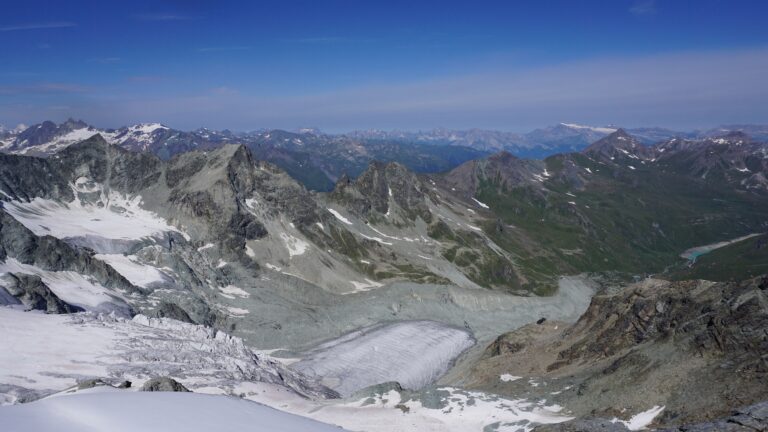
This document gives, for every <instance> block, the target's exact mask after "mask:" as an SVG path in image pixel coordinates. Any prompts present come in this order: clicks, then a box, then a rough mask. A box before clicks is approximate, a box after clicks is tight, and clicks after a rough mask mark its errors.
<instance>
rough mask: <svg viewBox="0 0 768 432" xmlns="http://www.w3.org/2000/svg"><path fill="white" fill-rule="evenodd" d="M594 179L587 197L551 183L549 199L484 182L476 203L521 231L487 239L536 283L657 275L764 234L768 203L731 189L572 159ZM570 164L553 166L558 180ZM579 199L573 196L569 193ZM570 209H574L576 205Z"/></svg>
mask: <svg viewBox="0 0 768 432" xmlns="http://www.w3.org/2000/svg"><path fill="white" fill-rule="evenodd" d="M569 157H570V158H571V159H572V160H573V161H574V162H575V163H576V164H577V165H578V166H579V167H581V169H584V168H590V169H591V170H592V171H593V174H589V175H585V176H586V178H587V179H588V181H587V183H586V185H585V187H584V188H583V189H582V190H576V188H572V187H571V186H569V184H568V183H566V182H563V181H559V180H548V181H547V182H546V183H545V187H546V191H545V193H543V194H541V193H537V192H535V191H534V190H533V189H531V188H517V189H513V190H505V189H503V188H501V187H499V185H498V184H495V183H494V182H493V181H492V180H486V181H484V182H483V183H482V184H481V187H480V190H479V191H478V199H480V200H481V201H483V202H485V203H487V204H488V205H490V206H491V208H492V209H493V210H494V212H495V213H496V214H497V215H499V217H500V218H501V219H502V220H503V222H504V223H505V224H511V225H513V226H514V227H515V228H509V229H505V230H503V232H502V233H498V232H496V231H495V230H493V227H492V226H490V225H489V226H486V227H485V229H486V232H488V233H489V234H491V235H492V236H493V237H494V239H495V240H496V241H497V242H498V243H499V244H500V245H502V246H503V247H505V248H506V249H507V250H510V251H513V252H514V253H516V254H517V255H518V256H519V259H518V263H519V264H520V265H521V266H522V267H523V268H524V270H525V271H526V272H527V273H528V274H529V275H530V276H532V277H536V276H535V275H537V274H541V275H546V274H558V273H562V272H569V271H570V272H581V271H606V270H618V271H624V272H635V273H642V272H658V271H661V270H662V269H664V268H665V267H667V266H668V265H669V264H670V263H674V262H676V261H677V260H678V259H679V258H678V254H679V253H680V252H682V251H683V250H685V249H687V248H689V247H693V246H697V245H702V244H707V243H711V242H715V241H720V240H725V239H731V238H734V237H738V236H740V235H744V234H748V233H751V232H756V231H762V230H763V223H764V221H766V220H768V202H766V200H764V199H761V198H760V197H757V196H754V195H748V194H741V193H737V192H734V191H733V189H730V188H728V187H727V186H718V185H712V184H711V183H710V184H704V183H701V182H699V181H697V179H693V178H690V177H685V176H680V175H676V174H672V173H666V172H661V171H660V170H657V169H655V168H653V167H649V166H644V165H640V164H636V165H637V166H636V170H630V169H628V168H626V167H620V168H612V167H609V166H607V165H603V164H599V163H597V162H595V161H592V160H590V159H588V158H586V157H584V156H583V155H570V156H569ZM564 163H567V162H564V157H563V156H555V157H552V158H549V159H547V166H548V169H549V170H550V172H553V173H554V174H555V175H553V177H552V178H555V177H557V173H559V172H560V171H561V170H563V169H564V168H563V167H564ZM569 192H570V193H572V194H573V195H575V197H573V196H569V195H567V193H569ZM569 202H574V203H575V205H573V204H570V203H569Z"/></svg>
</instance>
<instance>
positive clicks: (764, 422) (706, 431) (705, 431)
mask: <svg viewBox="0 0 768 432" xmlns="http://www.w3.org/2000/svg"><path fill="white" fill-rule="evenodd" d="M766 430H768V402H760V403H757V404H755V405H751V406H748V407H746V408H740V409H738V410H736V411H734V412H733V413H732V414H731V415H730V416H728V417H725V418H722V419H718V420H714V421H711V422H704V423H695V424H690V425H685V426H679V427H675V428H670V429H659V431H660V432H755V431H759V432H762V431H766Z"/></svg>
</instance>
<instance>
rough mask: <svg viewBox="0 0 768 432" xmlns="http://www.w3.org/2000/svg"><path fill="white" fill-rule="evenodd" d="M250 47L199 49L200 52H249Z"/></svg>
mask: <svg viewBox="0 0 768 432" xmlns="http://www.w3.org/2000/svg"><path fill="white" fill-rule="evenodd" d="M249 49H251V47H249V46H220V47H203V48H198V49H197V51H198V52H221V51H245V50H249Z"/></svg>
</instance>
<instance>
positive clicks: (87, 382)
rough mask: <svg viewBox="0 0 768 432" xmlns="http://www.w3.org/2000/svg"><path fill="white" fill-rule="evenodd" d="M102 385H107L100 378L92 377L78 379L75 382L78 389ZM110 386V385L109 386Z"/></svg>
mask: <svg viewBox="0 0 768 432" xmlns="http://www.w3.org/2000/svg"><path fill="white" fill-rule="evenodd" d="M103 386H109V384H107V383H106V382H104V380H102V379H101V378H93V379H87V380H85V381H80V382H79V383H78V384H77V389H78V390H87V389H91V388H94V387H103ZM110 387H111V386H110Z"/></svg>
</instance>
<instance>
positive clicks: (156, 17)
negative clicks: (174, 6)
mask: <svg viewBox="0 0 768 432" xmlns="http://www.w3.org/2000/svg"><path fill="white" fill-rule="evenodd" d="M133 18H134V19H137V20H140V21H188V20H193V19H197V18H198V17H195V16H191V15H180V14H174V13H146V14H137V15H133Z"/></svg>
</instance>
